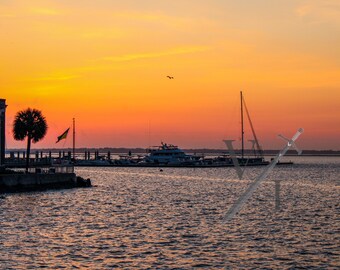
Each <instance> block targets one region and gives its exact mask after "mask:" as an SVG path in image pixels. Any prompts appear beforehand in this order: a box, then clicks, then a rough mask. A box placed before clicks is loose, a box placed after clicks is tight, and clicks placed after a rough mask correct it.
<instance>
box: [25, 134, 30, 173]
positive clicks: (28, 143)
mask: <svg viewBox="0 0 340 270" xmlns="http://www.w3.org/2000/svg"><path fill="white" fill-rule="evenodd" d="M30 153H31V136H29V135H28V136H27V152H26V173H28V167H29V165H30Z"/></svg>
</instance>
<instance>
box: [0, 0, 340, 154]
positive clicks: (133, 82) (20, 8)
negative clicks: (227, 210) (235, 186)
mask: <svg viewBox="0 0 340 270" xmlns="http://www.w3.org/2000/svg"><path fill="white" fill-rule="evenodd" d="M245 3H246V4H245ZM339 6H340V3H339V1H337V0H310V1H304V0H301V1H296V0H278V1H272V2H270V4H269V2H266V3H265V4H264V1H262V0H252V1H251V2H250V1H249V2H248V1H240V2H238V1H231V0H212V1H193V0H187V1H170V0H164V1H154V0H148V1H146V2H145V1H140V2H137V1H130V0H126V1H113V0H110V1H109V0H101V1H89V0H84V1H78V0H75V1H68V0H58V1H56V0H46V1H43V0H34V1H20V0H16V1H5V2H4V4H3V3H2V4H0V21H1V25H3V26H4V27H1V28H0V35H1V36H2V37H3V42H1V43H0V57H1V64H0V74H1V76H0V84H1V87H2V90H1V96H0V98H6V99H7V102H8V104H9V107H8V114H7V116H8V117H9V118H8V119H11V117H12V116H13V115H14V114H15V112H16V111H17V110H19V109H24V108H25V107H28V106H30V107H36V108H38V109H42V110H43V112H44V114H45V115H46V117H47V120H48V121H49V125H50V127H51V128H50V130H49V133H50V135H48V136H47V137H46V139H45V140H44V141H42V142H41V143H39V145H37V147H51V146H55V145H54V142H55V136H56V135H60V134H57V133H58V132H59V131H60V130H62V129H64V126H65V122H67V123H69V122H70V121H69V120H70V119H72V118H73V117H76V118H77V123H78V124H77V127H78V130H79V132H78V134H79V135H78V136H79V138H78V146H88V147H91V146H95V147H99V146H101V147H103V146H116V147H119V146H134V147H145V146H147V144H148V143H150V144H158V143H159V141H160V140H163V141H168V142H169V143H174V144H178V145H179V146H181V147H216V148H217V147H218V148H223V147H224V145H223V143H222V139H225V138H232V139H237V138H238V137H239V123H238V119H239V116H238V114H237V113H238V104H239V101H238V96H239V91H240V90H244V92H245V97H246V99H247V105H248V107H249V109H250V111H251V114H252V118H253V121H254V124H255V129H256V130H258V133H259V134H258V135H259V137H260V138H261V139H262V142H265V143H264V147H265V148H266V146H268V147H274V148H275V147H277V146H278V145H279V144H280V142H279V141H277V140H276V139H273V138H275V135H276V134H277V133H282V132H284V131H285V130H287V131H289V132H290V131H291V133H293V132H294V131H295V130H296V129H297V128H299V127H300V126H301V127H303V128H305V130H306V132H305V133H304V135H303V136H304V137H305V138H306V139H305V142H306V143H305V145H303V141H301V144H302V145H301V147H304V148H339V145H338V143H336V141H337V139H338V138H339V136H340V123H339V119H340V112H339V109H338V108H339V104H340V94H339V93H340V79H339V78H340V52H339V49H338V45H337V44H339V42H340V40H339V35H338V33H339V26H340V24H339V18H340V15H339V10H340V7H339ZM167 75H171V76H174V77H175V79H174V80H169V79H168V78H167V77H166V76H167ZM233 108H234V109H233ZM8 121H10V120H8ZM67 125H69V124H67ZM149 129H150V130H151V131H149ZM149 132H150V134H149V135H148V133H149ZM288 135H289V134H287V136H288ZM111 138H115V139H114V140H113V139H111ZM319 138H322V140H321V142H320V140H319ZM150 140H151V141H150ZM7 144H8V147H10V148H11V147H16V146H18V145H19V144H20V143H18V142H15V141H14V140H13V139H12V136H11V135H9V136H8V139H7ZM89 144H91V145H89ZM68 146H69V145H66V146H65V147H68Z"/></svg>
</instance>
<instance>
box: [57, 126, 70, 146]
mask: <svg viewBox="0 0 340 270" xmlns="http://www.w3.org/2000/svg"><path fill="white" fill-rule="evenodd" d="M69 130H70V128H68V129H66V131H65V132H64V133H63V134H61V135H60V136H58V139H57V141H56V143H58V142H60V141H61V140H63V139H66V137H67V134H68V131H69Z"/></svg>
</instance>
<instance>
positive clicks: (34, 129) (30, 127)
mask: <svg viewBox="0 0 340 270" xmlns="http://www.w3.org/2000/svg"><path fill="white" fill-rule="evenodd" d="M47 128H48V127H47V122H46V119H45V117H44V116H43V115H42V113H41V111H39V110H36V109H31V108H28V109H26V110H24V111H19V112H17V114H16V115H15V118H14V123H13V136H14V139H15V140H18V141H23V140H24V139H25V138H26V137H27V153H26V173H27V172H28V167H29V160H30V152H31V141H32V142H33V143H36V142H38V141H40V140H41V139H43V138H44V137H45V135H46V132H47Z"/></svg>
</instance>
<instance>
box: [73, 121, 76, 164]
mask: <svg viewBox="0 0 340 270" xmlns="http://www.w3.org/2000/svg"><path fill="white" fill-rule="evenodd" d="M73 159H74V160H75V159H76V120H75V119H74V118H73Z"/></svg>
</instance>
